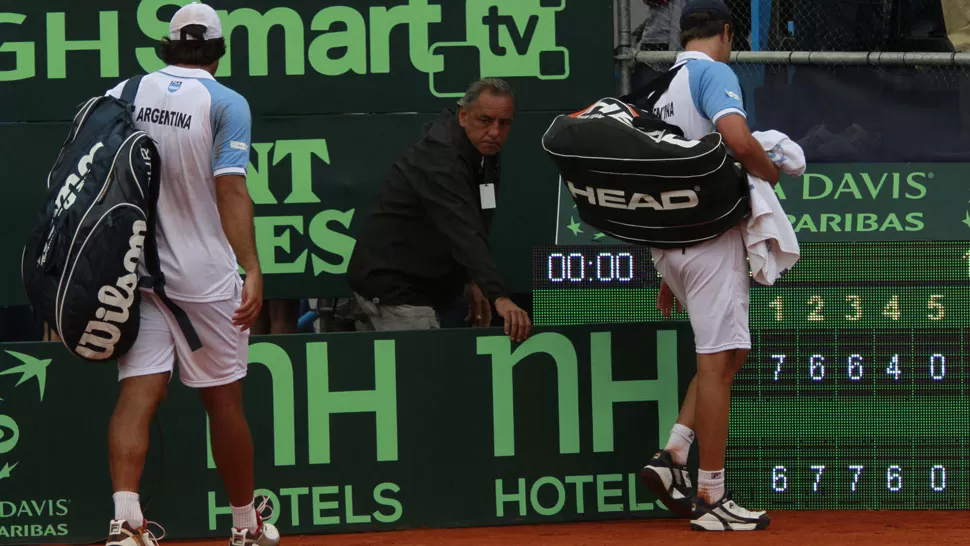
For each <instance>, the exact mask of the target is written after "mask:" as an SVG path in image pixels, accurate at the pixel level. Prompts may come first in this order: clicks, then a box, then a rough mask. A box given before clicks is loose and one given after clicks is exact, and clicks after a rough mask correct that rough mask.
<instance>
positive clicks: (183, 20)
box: [168, 2, 222, 40]
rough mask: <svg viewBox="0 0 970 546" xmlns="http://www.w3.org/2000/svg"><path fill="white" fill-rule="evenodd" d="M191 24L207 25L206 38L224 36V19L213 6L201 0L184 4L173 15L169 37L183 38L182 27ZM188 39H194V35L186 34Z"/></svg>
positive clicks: (212, 38)
mask: <svg viewBox="0 0 970 546" xmlns="http://www.w3.org/2000/svg"><path fill="white" fill-rule="evenodd" d="M189 25H201V26H204V27H205V34H204V36H203V37H204V38H205V39H206V40H214V39H216V38H222V21H220V20H219V14H217V13H216V10H214V9H212V7H211V6H209V5H207V4H203V3H201V2H193V3H191V4H186V5H185V6H182V7H181V8H180V9H179V10H178V11H176V12H175V15H174V16H173V17H172V22H171V23H170V24H169V27H168V37H169V39H171V40H181V39H183V38H182V29H183V28H185V27H187V26H189ZM185 39H186V40H194V39H195V37H194V36H189V35H186V36H185Z"/></svg>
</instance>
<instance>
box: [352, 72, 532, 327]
mask: <svg viewBox="0 0 970 546" xmlns="http://www.w3.org/2000/svg"><path fill="white" fill-rule="evenodd" d="M459 106H460V107H459V109H458V112H457V113H455V112H454V111H452V110H445V111H443V112H442V113H441V114H440V115H439V116H438V118H437V119H436V120H435V121H434V122H433V123H431V124H430V126H429V127H428V128H427V129H426V132H425V136H424V138H422V139H421V140H420V141H419V142H418V143H417V144H415V145H414V147H412V148H411V149H410V150H409V151H408V152H407V153H406V154H404V156H403V157H402V158H401V159H399V160H398V161H397V163H395V164H394V167H393V168H392V170H391V173H390V176H389V177H388V179H387V180H386V181H385V182H384V185H383V186H382V188H381V191H380V197H379V198H378V200H377V203H376V204H375V206H374V208H373V209H372V210H371V212H370V217H369V218H368V219H367V221H366V222H365V223H364V227H363V229H362V230H361V233H360V235H359V236H358V238H357V245H356V247H355V248H354V253H353V256H352V257H351V259H350V265H349V266H348V272H347V273H348V278H349V281H350V286H351V288H353V290H354V292H355V294H356V298H357V302H358V303H359V305H360V307H361V309H362V311H363V312H364V314H366V315H367V321H366V322H365V323H362V324H360V326H361V328H362V329H365V330H378V331H387V330H414V329H430V328H438V326H439V322H438V317H437V313H438V312H442V311H445V310H448V309H450V308H451V307H452V306H453V305H454V304H455V302H456V300H457V299H458V298H459V297H460V296H461V295H462V292H464V293H465V295H466V297H468V300H469V313H468V318H467V320H469V321H473V322H474V324H475V326H488V325H489V324H491V319H492V308H491V303H494V304H495V310H496V311H497V312H498V314H499V315H500V316H501V317H502V318H503V319H505V332H506V333H507V334H509V335H510V336H511V337H512V339H514V340H516V341H521V340H524V339H525V338H526V337H528V335H529V333H530V331H531V328H532V324H531V321H530V320H529V316H528V314H527V313H526V312H525V311H523V310H522V309H520V308H519V307H518V306H517V305H515V303H513V302H512V300H511V299H509V297H508V292H507V290H506V288H505V286H504V284H503V283H502V279H501V278H500V276H499V273H498V270H497V268H496V267H495V262H494V260H493V259H492V256H491V252H490V250H489V245H488V232H489V228H490V227H491V223H492V217H493V215H494V212H495V204H496V197H495V189H496V186H497V185H498V182H499V162H498V154H499V152H500V151H501V149H502V146H503V145H504V144H505V141H506V139H507V138H508V135H509V129H510V128H511V126H512V119H513V117H514V115H515V101H514V98H513V96H512V90H511V88H510V87H509V85H508V84H507V83H506V82H504V81H502V80H498V79H491V78H490V79H484V80H481V81H478V82H475V83H474V84H472V86H471V87H470V88H469V89H468V92H467V93H466V94H465V96H464V97H463V98H462V100H461V101H459Z"/></svg>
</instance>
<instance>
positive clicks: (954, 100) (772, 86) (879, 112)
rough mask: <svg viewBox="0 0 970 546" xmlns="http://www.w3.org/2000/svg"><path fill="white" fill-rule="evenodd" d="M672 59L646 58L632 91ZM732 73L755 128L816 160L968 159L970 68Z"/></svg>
mask: <svg viewBox="0 0 970 546" xmlns="http://www.w3.org/2000/svg"><path fill="white" fill-rule="evenodd" d="M651 57H652V58H653V59H654V60H651ZM664 57H667V58H664ZM669 57H671V54H669V53H663V54H657V53H647V54H641V55H640V56H639V58H640V59H641V62H638V63H637V65H636V68H635V70H634V72H633V75H632V82H631V83H632V85H633V88H634V89H636V88H639V87H640V86H642V85H645V83H646V82H649V81H650V80H651V79H652V78H653V77H656V76H657V75H659V74H662V73H664V72H666V71H667V70H668V69H669V68H670V66H671V64H672V62H671V60H670V59H669ZM739 57H740V58H743V54H742V55H739ZM731 68H732V69H733V70H734V71H735V73H736V74H737V75H738V79H739V80H740V82H741V87H742V90H743V95H744V102H745V109H746V110H747V112H748V114H749V120H748V121H749V123H751V125H752V128H753V129H754V130H767V129H777V130H780V131H782V132H784V133H786V134H787V135H789V136H790V137H791V138H792V139H793V140H795V141H796V142H798V144H799V145H801V146H802V148H803V149H804V150H805V152H806V154H807V156H808V157H809V159H810V160H811V161H813V162H828V163H856V162H886V163H896V162H951V161H970V65H919V64H903V63H900V64H895V65H872V64H869V65H867V64H845V63H813V64H808V63H805V64H799V65H793V64H790V63H780V62H767V63H765V62H755V63H751V62H743V61H742V62H733V63H731Z"/></svg>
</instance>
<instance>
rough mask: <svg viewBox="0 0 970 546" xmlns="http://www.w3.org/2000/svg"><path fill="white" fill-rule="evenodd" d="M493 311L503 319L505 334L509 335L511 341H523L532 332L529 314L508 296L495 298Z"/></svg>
mask: <svg viewBox="0 0 970 546" xmlns="http://www.w3.org/2000/svg"><path fill="white" fill-rule="evenodd" d="M495 311H497V312H498V314H499V316H501V317H502V318H503V319H505V334H506V335H508V336H509V337H511V338H512V341H525V340H526V338H528V337H529V335H530V334H531V333H532V321H531V320H530V319H529V314H528V313H526V312H525V311H523V310H522V308H521V307H519V306H518V305H516V304H515V303H514V302H513V301H512V300H510V299H509V298H499V299H497V300H495Z"/></svg>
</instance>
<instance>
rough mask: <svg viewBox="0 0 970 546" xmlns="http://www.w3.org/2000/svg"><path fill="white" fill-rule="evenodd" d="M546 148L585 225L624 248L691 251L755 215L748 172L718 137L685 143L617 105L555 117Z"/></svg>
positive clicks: (653, 120) (677, 133) (609, 101)
mask: <svg viewBox="0 0 970 546" xmlns="http://www.w3.org/2000/svg"><path fill="white" fill-rule="evenodd" d="M542 146H543V148H544V149H545V150H546V152H547V153H548V154H549V157H550V158H552V160H553V161H554V162H555V163H556V166H557V167H558V168H559V172H560V174H561V175H562V181H563V184H564V185H565V186H566V188H567V189H568V190H569V193H570V195H571V196H572V198H573V201H574V202H575V203H576V209H577V211H578V212H579V216H580V218H581V219H582V220H583V221H584V222H585V223H587V224H589V225H590V226H593V227H594V228H596V229H598V230H599V231H601V232H603V233H606V234H607V235H611V236H613V237H615V238H617V239H620V240H623V241H627V242H632V243H638V244H644V245H648V246H653V247H657V248H680V247H687V246H692V245H695V244H698V243H701V242H704V241H707V240H710V239H713V238H714V237H717V236H718V235H720V234H722V233H724V232H725V231H727V230H728V229H731V228H732V227H734V226H736V225H737V223H738V222H739V221H741V219H742V218H744V217H745V216H746V215H747V214H748V213H749V211H750V205H749V199H748V187H747V179H746V177H745V176H744V172H743V169H742V168H741V167H740V165H739V164H737V163H736V162H735V161H734V160H733V159H732V158H731V157H730V156H729V155H728V153H727V148H726V147H725V146H724V143H723V140H722V139H721V136H720V135H719V134H717V133H712V134H710V135H707V136H705V137H704V138H701V139H699V140H690V139H686V138H684V136H683V132H682V131H681V130H680V129H679V128H678V127H676V126H673V125H670V124H668V123H664V122H663V121H661V120H660V118H658V117H656V116H655V115H653V114H652V113H651V112H649V111H646V110H641V109H639V108H637V107H636V106H632V105H630V104H627V103H624V102H622V101H620V100H618V99H614V98H605V99H602V100H599V101H597V102H596V103H595V104H593V105H592V106H590V107H589V108H586V109H584V110H581V111H579V112H576V113H575V114H571V115H561V116H558V117H557V118H556V119H555V120H554V121H553V122H552V125H551V126H550V127H549V129H548V130H547V131H546V133H545V135H543V137H542Z"/></svg>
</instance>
